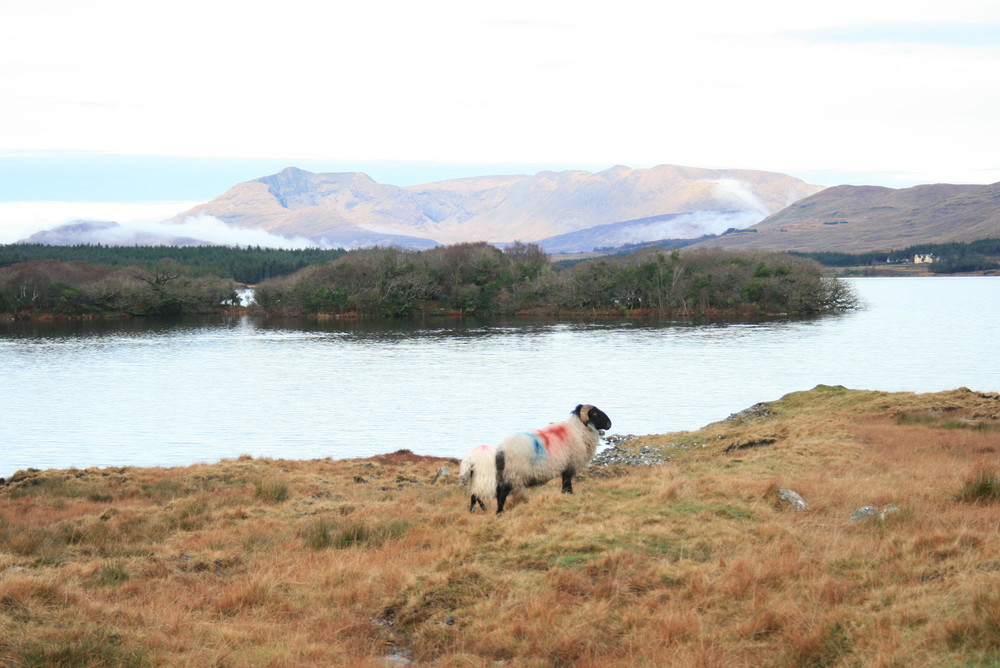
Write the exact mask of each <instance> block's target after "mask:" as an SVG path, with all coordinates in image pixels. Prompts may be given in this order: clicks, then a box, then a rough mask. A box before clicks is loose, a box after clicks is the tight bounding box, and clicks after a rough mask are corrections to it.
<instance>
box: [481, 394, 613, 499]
mask: <svg viewBox="0 0 1000 668" xmlns="http://www.w3.org/2000/svg"><path fill="white" fill-rule="evenodd" d="M610 427H611V420H610V419H609V418H608V416H607V415H605V414H604V412H603V411H602V410H600V409H599V408H597V407H595V406H591V405H590V404H585V405H584V404H581V405H579V406H577V407H576V408H575V409H573V412H572V413H571V414H570V418H569V419H568V420H566V421H565V422H557V423H555V424H550V425H549V426H548V427H545V428H544V429H539V430H537V431H533V432H530V433H524V434H513V435H511V436H508V437H507V438H505V439H504V440H503V441H501V442H500V445H498V446H497V447H496V455H495V457H494V462H495V471H496V473H495V475H496V498H497V515H500V514H502V513H503V509H504V504H505V503H506V502H507V497H508V496H510V495H511V494H512V493H518V492H521V491H524V490H525V489H527V488H529V487H535V486H537V485H542V484H544V483H546V482H548V481H549V480H552V479H553V478H555V477H556V476H562V491H563V493H564V494H572V493H573V476H574V475H576V473H577V472H578V471H582V470H583V469H585V468H586V467H587V465H588V464H589V463H590V460H591V459H592V458H593V457H594V452H595V451H596V450H597V443H598V442H599V441H600V439H601V432H602V431H603V430H605V429H609V428H610ZM470 454H471V453H470ZM475 498H476V497H474V499H473V501H472V503H475V502H476V501H475ZM480 505H482V503H481V502H480ZM484 509H485V507H484Z"/></svg>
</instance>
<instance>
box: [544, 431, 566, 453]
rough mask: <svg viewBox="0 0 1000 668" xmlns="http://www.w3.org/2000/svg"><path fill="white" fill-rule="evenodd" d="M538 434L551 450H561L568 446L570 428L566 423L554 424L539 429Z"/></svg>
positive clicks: (546, 447)
mask: <svg viewBox="0 0 1000 668" xmlns="http://www.w3.org/2000/svg"><path fill="white" fill-rule="evenodd" d="M538 436H539V438H541V439H542V443H544V444H545V449H546V450H548V451H549V452H559V451H560V450H562V449H563V448H565V447H566V441H567V440H569V428H568V427H567V426H566V425H564V424H554V425H552V426H550V427H546V428H545V429H539V430H538Z"/></svg>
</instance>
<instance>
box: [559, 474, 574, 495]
mask: <svg viewBox="0 0 1000 668" xmlns="http://www.w3.org/2000/svg"><path fill="white" fill-rule="evenodd" d="M562 481H563V485H562V491H563V494H572V493H573V471H570V470H566V471H563V472H562Z"/></svg>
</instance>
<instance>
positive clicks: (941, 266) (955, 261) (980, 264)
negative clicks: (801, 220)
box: [793, 239, 1000, 274]
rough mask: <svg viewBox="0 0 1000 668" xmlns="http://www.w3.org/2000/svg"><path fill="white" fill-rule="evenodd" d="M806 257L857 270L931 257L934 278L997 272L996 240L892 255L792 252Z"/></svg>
mask: <svg viewBox="0 0 1000 668" xmlns="http://www.w3.org/2000/svg"><path fill="white" fill-rule="evenodd" d="M793 254H794V255H798V256H801V257H808V258H811V259H813V260H816V261H817V262H819V263H820V264H822V265H824V266H827V267H860V266H871V265H876V264H896V263H900V262H904V261H910V260H912V259H913V256H914V255H933V256H934V258H935V260H934V261H933V262H931V263H930V264H929V265H928V268H929V269H930V271H932V272H934V273H937V274H956V273H960V272H971V271H990V270H995V269H1000V262H998V261H997V259H998V258H1000V239H980V240H978V241H969V242H958V241H956V242H951V243H945V244H917V245H914V246H907V247H906V248H903V249H900V250H892V251H867V252H863V253H841V252H836V251H819V252H799V251H796V252H793Z"/></svg>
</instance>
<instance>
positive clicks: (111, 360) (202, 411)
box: [0, 277, 1000, 476]
mask: <svg viewBox="0 0 1000 668" xmlns="http://www.w3.org/2000/svg"><path fill="white" fill-rule="evenodd" d="M849 282H850V283H851V284H852V285H853V286H854V288H855V289H856V290H857V292H858V294H859V295H860V296H861V298H862V299H863V301H864V302H865V303H866V308H865V309H864V310H860V311H857V312H851V313H847V314H843V315H836V316H824V317H820V318H813V319H806V320H768V321H761V322H725V323H719V322H714V323H708V324H691V323H681V322H649V321H617V320H616V321H608V320H598V321H575V322H552V321H539V320H530V321H518V320H464V321H457V320H448V319H441V320H438V319H432V320H427V321H423V322H391V323H385V322H382V323H368V322H340V321H323V322H306V321H267V320H254V319H249V318H243V319H233V320H225V321H223V320H220V319H218V318H216V319H196V320H182V321H173V322H170V321H163V320H156V321H150V320H144V319H133V320H125V321H114V322H97V323H92V322H71V323H12V322H6V323H0V380H2V384H0V392H2V399H0V476H8V475H10V474H11V473H13V472H14V471H16V470H18V469H22V468H27V467H30V466H33V467H37V468H52V467H55V468H66V467H71V466H75V467H81V468H83V467H89V466H121V465H143V466H150V465H182V464H191V463H195V462H203V461H208V462H211V461H217V460H219V459H224V458H233V457H238V456H240V455H242V454H249V455H253V456H255V457H258V456H259V457H274V458H292V459H307V458H318V457H334V458H343V457H359V456H367V455H372V454H378V453H384V452H392V451H395V450H398V449H400V448H408V449H410V450H413V451H414V452H417V453H419V454H433V455H443V456H455V457H461V456H462V455H463V454H464V453H465V451H466V450H467V449H468V448H469V447H471V446H473V445H476V444H479V443H496V442H497V441H499V440H500V439H501V438H503V437H504V436H505V435H507V434H508V433H511V432H515V431H523V430H527V429H532V428H537V427H542V426H545V425H546V424H547V423H549V422H553V421H556V420H561V419H564V417H565V416H567V415H568V414H569V412H570V411H571V410H572V409H573V407H574V406H576V405H577V404H579V403H592V404H596V405H597V406H599V407H600V408H601V409H603V410H604V411H605V412H606V413H607V414H608V415H609V416H610V417H611V419H612V421H613V423H614V426H613V427H612V429H611V430H610V433H618V434H626V433H631V434H649V433H662V432H668V431H677V430H682V429H697V428H699V427H701V426H704V425H705V424H708V423H709V422H714V421H716V420H721V419H723V418H725V417H727V416H728V415H730V414H732V413H735V412H737V411H740V410H742V409H744V408H747V407H748V406H751V405H752V404H755V403H757V402H760V401H769V400H773V399H777V398H779V397H781V396H782V395H784V394H786V393H788V392H794V391H798V390H806V389H810V388H812V387H814V386H815V385H817V384H820V383H822V384H827V385H845V386H847V387H850V388H855V389H873V390H889V391H898V390H907V391H917V392H936V391H940V390H948V389H954V388H956V387H961V386H966V387H969V388H971V389H974V390H980V391H997V390H1000V345H998V335H1000V308H998V307H1000V278H984V277H977V278H868V279H851V280H850V281H849Z"/></svg>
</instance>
